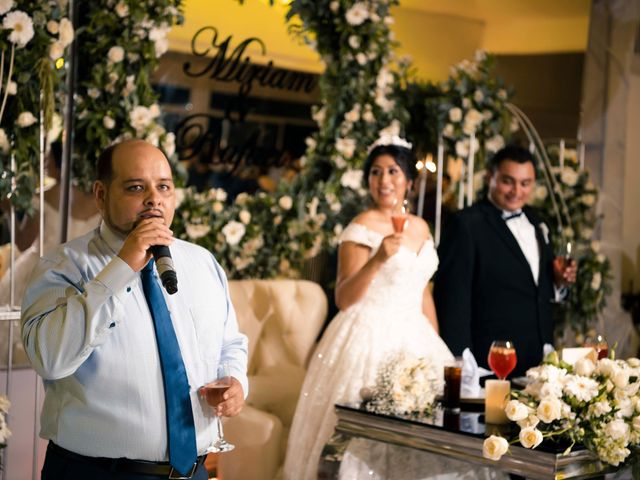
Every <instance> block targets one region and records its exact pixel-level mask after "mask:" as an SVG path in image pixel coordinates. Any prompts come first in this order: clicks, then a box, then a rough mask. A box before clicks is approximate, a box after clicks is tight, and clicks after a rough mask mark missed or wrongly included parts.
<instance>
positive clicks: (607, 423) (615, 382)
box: [483, 352, 640, 466]
mask: <svg viewBox="0 0 640 480" xmlns="http://www.w3.org/2000/svg"><path fill="white" fill-rule="evenodd" d="M527 379H528V384H527V387H526V388H525V389H524V390H523V391H514V392H512V395H513V396H514V397H515V398H514V399H513V400H511V401H509V402H508V404H507V406H506V408H505V412H506V414H507V417H508V418H509V419H510V420H512V421H514V422H517V424H518V426H519V428H520V432H519V435H518V439H517V440H514V441H513V442H512V443H515V442H519V443H520V444H521V445H522V446H523V447H525V448H536V447H537V446H538V445H540V443H541V442H542V441H543V439H545V438H547V439H555V440H560V441H562V442H564V443H565V444H568V447H567V448H566V450H565V452H564V453H565V454H566V453H569V452H570V451H571V449H572V448H573V447H574V446H575V445H583V446H584V447H586V448H587V449H588V450H590V451H592V452H593V453H594V454H596V455H597V456H598V458H599V459H600V460H602V461H603V462H606V463H608V464H610V465H614V466H618V465H620V464H621V463H623V462H624V461H625V460H626V459H627V457H629V455H630V454H631V449H632V448H634V447H636V446H638V445H640V395H639V394H638V388H639V387H640V360H638V359H637V358H630V359H628V360H626V361H624V360H615V359H613V358H603V359H601V360H597V359H595V356H593V357H585V358H582V359H580V360H578V361H577V362H576V363H575V365H573V366H572V365H569V364H567V363H565V362H562V361H560V360H559V359H558V355H557V353H556V352H554V353H552V354H550V355H549V356H548V357H547V358H546V359H545V361H544V362H543V364H542V365H540V366H539V367H535V368H531V369H529V371H528V372H527ZM507 450H508V443H507V441H506V439H504V438H502V437H498V436H495V435H494V436H491V437H489V438H487V439H486V440H485V443H484V449H483V452H484V456H485V457H487V458H491V459H493V460H498V459H499V458H500V457H501V456H502V455H503V454H504V453H506V451H507Z"/></svg>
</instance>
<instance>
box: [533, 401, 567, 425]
mask: <svg viewBox="0 0 640 480" xmlns="http://www.w3.org/2000/svg"><path fill="white" fill-rule="evenodd" d="M561 413H562V405H561V403H560V401H559V400H558V399H557V398H543V399H542V400H541V401H540V403H539V404H538V409H537V411H536V414H537V415H538V418H539V419H540V420H542V421H543V422H544V423H551V422H553V421H554V420H557V419H559V418H560V415H561Z"/></svg>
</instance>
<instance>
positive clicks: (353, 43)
mask: <svg viewBox="0 0 640 480" xmlns="http://www.w3.org/2000/svg"><path fill="white" fill-rule="evenodd" d="M349 46H350V47H351V48H353V49H354V50H357V49H358V48H360V38H359V37H358V36H356V35H349Z"/></svg>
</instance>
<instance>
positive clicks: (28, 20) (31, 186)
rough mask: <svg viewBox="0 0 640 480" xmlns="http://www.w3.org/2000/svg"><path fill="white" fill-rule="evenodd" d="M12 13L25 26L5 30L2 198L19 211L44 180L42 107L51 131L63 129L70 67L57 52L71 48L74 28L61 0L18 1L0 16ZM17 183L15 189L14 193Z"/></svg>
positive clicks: (1, 33)
mask: <svg viewBox="0 0 640 480" xmlns="http://www.w3.org/2000/svg"><path fill="white" fill-rule="evenodd" d="M20 12H22V13H20ZM16 15H17V16H16ZM12 17H13V19H14V20H15V19H17V20H18V21H19V22H20V27H18V28H15V29H13V28H3V29H0V60H1V62H2V67H1V68H0V74H1V75H0V83H1V85H0V87H1V89H0V102H1V104H2V107H0V168H1V169H2V174H1V175H0V198H7V197H9V198H10V200H11V202H12V203H13V205H14V206H15V207H16V209H17V210H18V211H20V212H28V213H30V212H32V210H33V207H32V203H31V202H32V199H33V196H34V194H35V191H36V186H37V182H38V179H39V159H40V153H39V152H40V129H39V120H38V119H39V117H40V111H41V110H42V111H43V115H44V119H45V122H44V126H45V129H46V130H47V131H49V132H50V136H51V137H55V136H57V135H58V134H59V133H60V128H61V121H60V115H59V113H56V112H60V111H61V109H62V98H63V97H62V96H60V95H54V92H55V91H56V90H57V89H59V88H60V86H61V82H62V80H63V79H64V73H65V71H64V69H56V67H55V60H56V59H57V58H58V57H57V54H56V52H58V53H60V55H62V54H63V53H64V52H65V51H66V49H67V47H68V45H69V42H70V41H71V39H73V30H72V29H71V30H70V29H69V28H68V27H69V25H70V24H69V21H68V19H67V18H66V17H65V11H64V10H63V9H62V8H61V7H60V3H59V2H58V1H57V0H49V1H43V0H31V1H29V0H18V1H17V2H15V4H14V5H12V7H11V9H10V10H8V11H6V12H4V13H3V14H2V15H0V20H1V21H3V22H5V21H9V19H10V18H12ZM18 31H20V32H21V35H17V32H18ZM31 33H32V35H30V34H31ZM54 47H55V49H54ZM34 73H35V74H34ZM41 93H42V96H41ZM11 157H13V158H14V160H15V169H12V168H11ZM12 182H15V190H14V193H13V194H12V195H10V193H11V190H12V188H11V185H12Z"/></svg>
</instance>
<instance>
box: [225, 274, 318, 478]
mask: <svg viewBox="0 0 640 480" xmlns="http://www.w3.org/2000/svg"><path fill="white" fill-rule="evenodd" d="M229 289H230V292H231V299H232V301H233V305H234V307H235V309H236V313H237V316H238V323H239V325H240V330H241V331H242V332H243V333H245V334H246V335H247V336H248V337H249V397H248V398H247V405H246V406H245V408H244V410H243V411H242V412H241V413H240V415H238V416H236V417H233V418H230V419H227V420H226V421H225V423H224V433H225V437H226V438H227V440H229V441H230V442H231V443H233V444H235V446H236V448H235V450H234V451H232V452H229V453H224V454H221V455H220V457H219V465H220V473H221V476H222V478H223V479H224V480H240V479H242V480H273V479H274V478H275V477H276V476H277V475H278V471H279V470H280V468H281V466H282V463H283V462H284V455H285V453H286V442H287V436H288V434H289V428H290V426H291V421H292V419H293V414H294V412H295V408H296V403H297V401H298V396H299V394H300V390H301V388H302V382H303V380H304V375H305V372H306V366H307V363H308V360H309V356H310V355H311V353H312V351H313V349H314V347H315V340H316V337H317V336H318V333H319V332H320V329H321V327H322V325H323V323H324V321H325V319H326V316H327V298H326V296H325V294H324V292H323V290H322V289H321V288H320V286H319V285H318V284H316V283H313V282H310V281H306V280H237V281H231V282H229Z"/></svg>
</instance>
